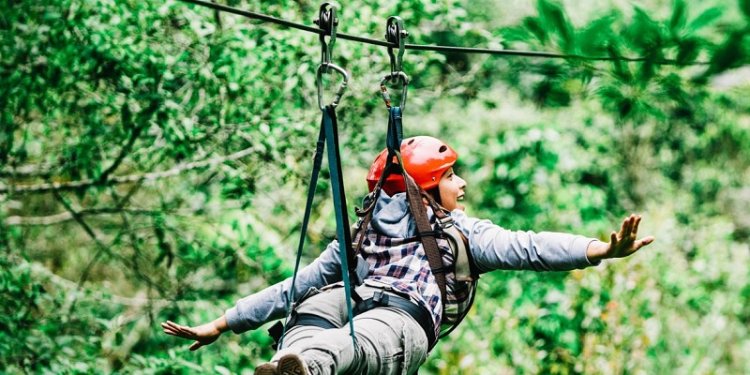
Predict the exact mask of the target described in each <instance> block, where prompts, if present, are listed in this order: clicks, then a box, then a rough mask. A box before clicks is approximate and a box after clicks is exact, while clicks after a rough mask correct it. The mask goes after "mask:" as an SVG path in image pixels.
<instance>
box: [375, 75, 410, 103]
mask: <svg viewBox="0 0 750 375" xmlns="http://www.w3.org/2000/svg"><path fill="white" fill-rule="evenodd" d="M390 81H401V84H402V85H403V86H401V104H400V105H399V107H401V111H403V110H404V108H405V107H406V93H407V92H408V88H409V76H407V75H406V73H404V72H396V73H391V74H389V75H387V76H385V77H383V79H382V80H380V94H381V95H382V96H383V101H384V102H385V106H386V107H387V108H388V109H390V108H391V95H390V94H388V87H386V85H385V84H386V82H390Z"/></svg>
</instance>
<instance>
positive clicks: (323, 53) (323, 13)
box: [313, 3, 349, 110]
mask: <svg viewBox="0 0 750 375" xmlns="http://www.w3.org/2000/svg"><path fill="white" fill-rule="evenodd" d="M313 22H315V24H316V25H318V27H320V29H321V30H323V32H322V33H320V65H319V66H318V71H317V73H316V75H315V86H316V87H317V89H318V106H319V107H320V110H325V105H323V73H330V72H331V70H334V71H336V72H337V73H339V74H341V75H342V76H343V77H344V80H343V82H341V85H339V89H338V90H336V96H334V99H333V102H332V103H331V104H330V106H332V107H334V108H335V107H336V106H337V105H339V101H341V97H342V96H343V95H344V92H345V91H346V86H347V85H348V84H349V74H348V73H347V72H346V70H344V69H342V68H340V67H339V66H337V65H335V64H333V63H332V62H331V55H332V51H333V45H334V44H335V43H336V26H338V24H339V20H338V19H337V18H336V7H334V6H333V5H331V4H330V3H323V4H322V5H321V6H320V11H319V12H318V19H316V20H315V21H313ZM326 36H328V37H329V40H328V43H326Z"/></svg>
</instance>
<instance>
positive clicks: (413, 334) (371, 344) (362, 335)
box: [273, 285, 428, 375]
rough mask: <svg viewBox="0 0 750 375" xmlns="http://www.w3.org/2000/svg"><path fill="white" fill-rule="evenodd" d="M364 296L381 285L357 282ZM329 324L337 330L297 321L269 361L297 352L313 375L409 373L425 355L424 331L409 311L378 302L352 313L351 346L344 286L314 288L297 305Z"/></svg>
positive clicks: (302, 310)
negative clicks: (376, 304)
mask: <svg viewBox="0 0 750 375" xmlns="http://www.w3.org/2000/svg"><path fill="white" fill-rule="evenodd" d="M356 290H357V293H359V295H360V296H361V297H362V298H363V299H367V298H370V297H372V295H373V293H375V291H378V290H380V289H377V288H373V287H370V286H367V285H361V286H359V287H357V289H356ZM297 312H298V313H300V314H313V315H317V316H319V317H322V318H324V319H326V320H328V321H329V322H331V323H333V325H335V326H336V327H340V328H335V329H324V328H320V327H316V326H304V325H297V326H294V327H292V328H291V329H290V330H289V331H287V333H286V336H285V337H284V341H283V345H284V347H283V348H281V350H279V352H278V353H276V355H275V356H274V358H273V360H278V359H279V358H280V357H281V356H283V355H285V354H288V353H295V354H297V355H299V356H300V357H301V358H302V359H303V360H304V361H305V363H306V364H307V367H308V369H309V370H310V373H312V374H404V375H405V374H413V373H415V372H416V371H417V370H418V369H419V366H420V365H421V364H422V362H424V361H425V359H426V358H427V352H428V343H427V335H426V334H425V332H424V330H422V327H420V325H419V324H418V323H417V322H416V321H415V320H414V318H412V317H411V315H409V314H407V313H405V312H403V311H401V310H400V309H396V308H392V307H378V308H375V309H372V310H370V311H367V312H364V313H362V314H359V315H357V316H356V317H355V318H354V334H355V336H356V337H357V345H356V346H354V345H353V343H352V338H351V336H350V335H349V325H348V316H347V310H346V302H345V296H344V289H343V288H340V287H333V288H324V290H322V291H313V295H312V296H310V297H307V299H305V300H304V301H303V302H302V303H301V304H300V305H299V306H298V307H297Z"/></svg>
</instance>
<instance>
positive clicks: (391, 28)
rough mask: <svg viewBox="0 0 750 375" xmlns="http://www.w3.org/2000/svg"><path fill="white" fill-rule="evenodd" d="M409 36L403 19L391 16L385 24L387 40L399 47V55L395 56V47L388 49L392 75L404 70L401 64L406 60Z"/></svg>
mask: <svg viewBox="0 0 750 375" xmlns="http://www.w3.org/2000/svg"><path fill="white" fill-rule="evenodd" d="M408 36H409V32H407V31H406V30H405V29H404V20H402V19H401V17H397V16H390V17H388V21H386V24H385V40H386V41H387V42H389V43H393V44H395V45H396V46H397V47H398V55H394V54H393V47H390V46H389V47H388V57H390V60H391V74H394V73H396V72H400V71H401V70H402V68H401V66H402V65H401V63H402V62H403V59H404V50H405V47H404V43H405V42H404V41H405V40H406V37H408Z"/></svg>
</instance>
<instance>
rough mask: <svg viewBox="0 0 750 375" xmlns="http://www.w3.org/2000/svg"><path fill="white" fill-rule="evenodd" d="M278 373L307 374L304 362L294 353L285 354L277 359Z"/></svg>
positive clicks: (289, 374)
mask: <svg viewBox="0 0 750 375" xmlns="http://www.w3.org/2000/svg"><path fill="white" fill-rule="evenodd" d="M277 374H279V375H308V372H307V369H306V368H305V363H304V362H302V358H300V357H298V356H297V355H296V354H287V355H285V356H283V357H281V358H280V359H279V364H278V372H277Z"/></svg>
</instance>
